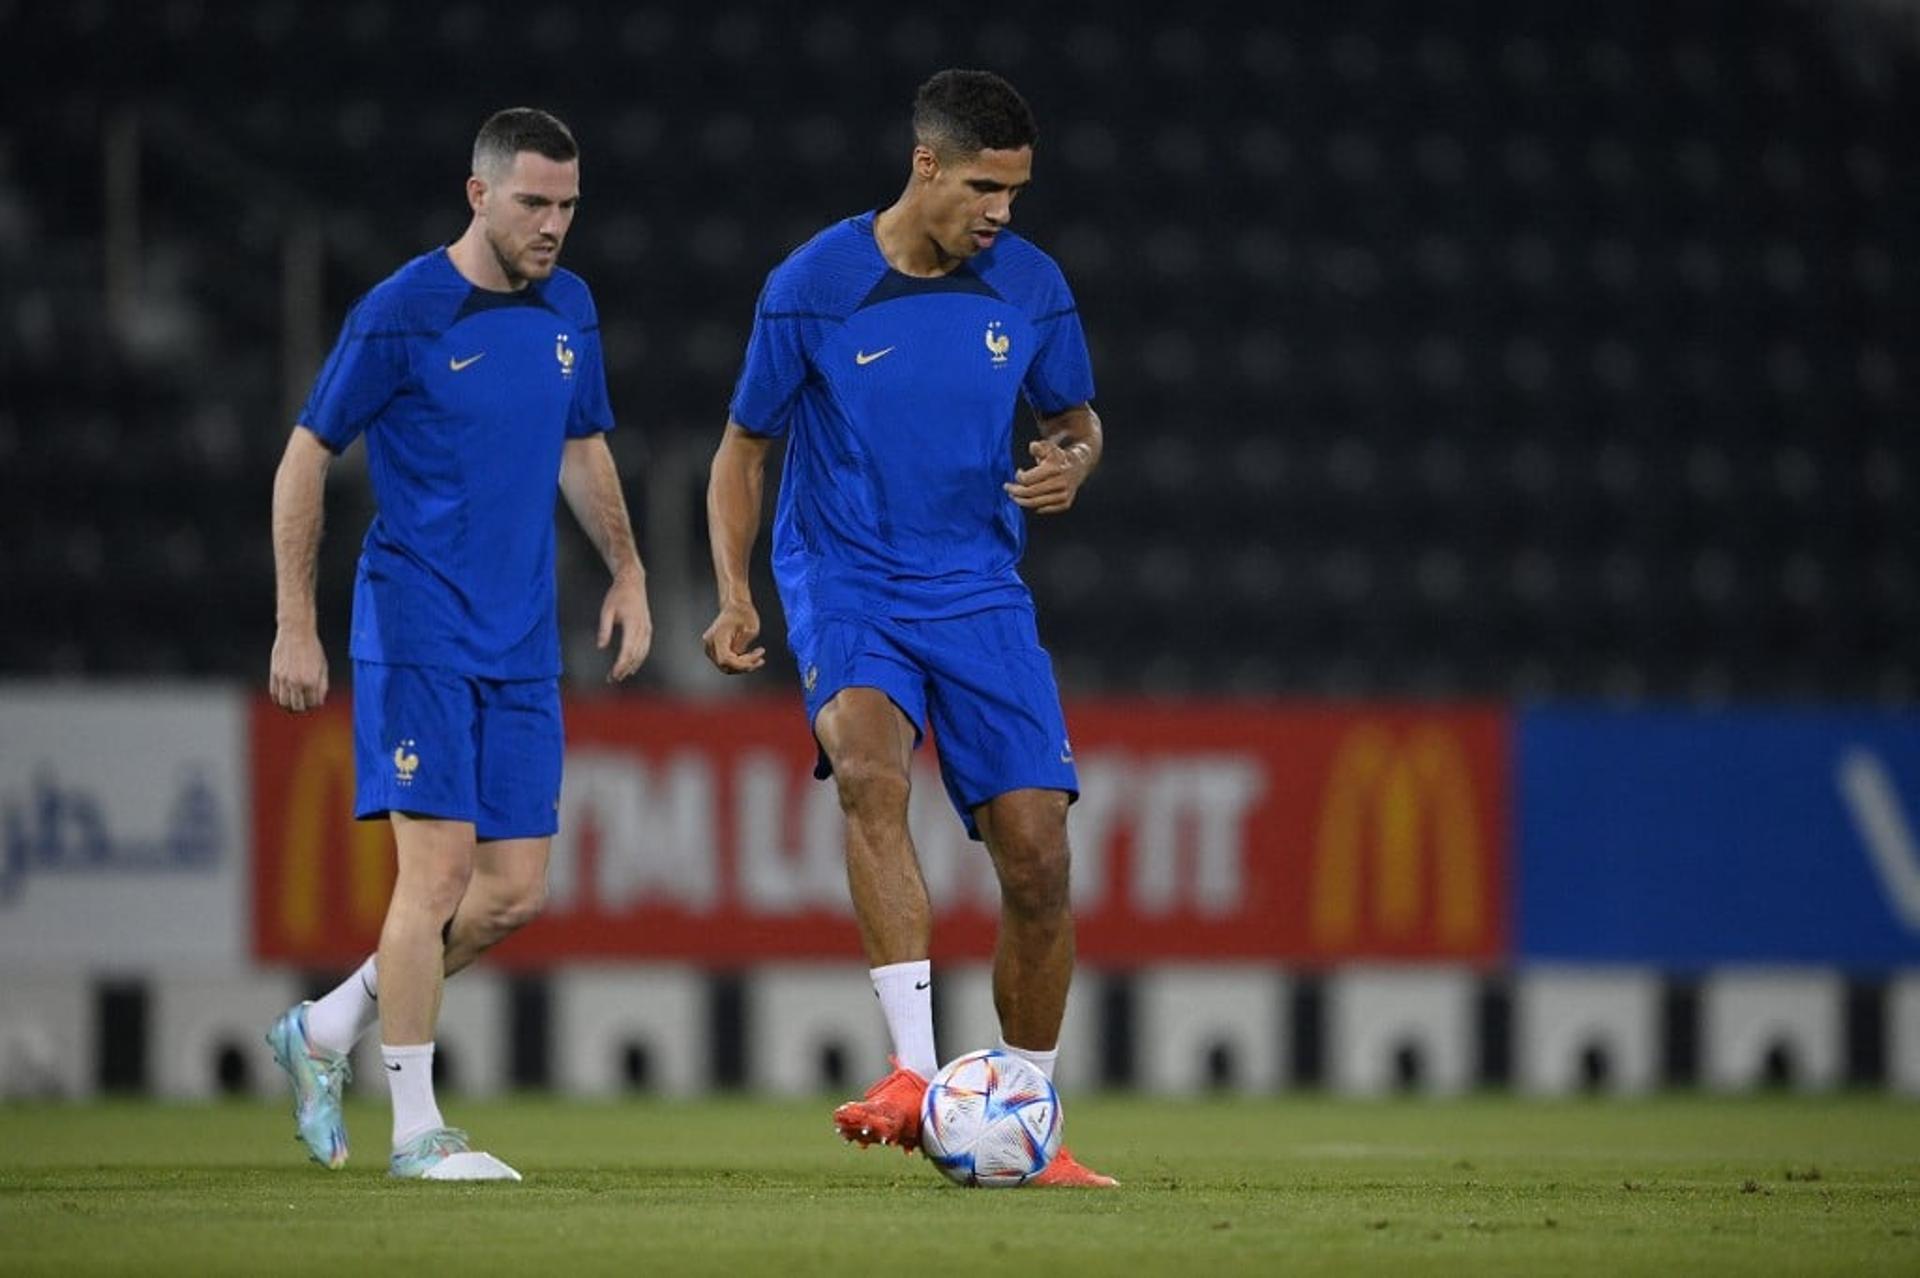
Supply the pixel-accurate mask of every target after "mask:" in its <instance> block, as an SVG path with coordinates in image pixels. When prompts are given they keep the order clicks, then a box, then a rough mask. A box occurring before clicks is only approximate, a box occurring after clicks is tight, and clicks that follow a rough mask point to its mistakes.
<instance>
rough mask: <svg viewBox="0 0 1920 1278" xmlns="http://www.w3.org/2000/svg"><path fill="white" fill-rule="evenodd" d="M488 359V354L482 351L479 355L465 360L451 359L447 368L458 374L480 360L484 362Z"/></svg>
mask: <svg viewBox="0 0 1920 1278" xmlns="http://www.w3.org/2000/svg"><path fill="white" fill-rule="evenodd" d="M486 357H487V353H486V352H485V351H481V352H480V353H479V354H478V355H469V356H467V357H466V358H465V359H449V360H448V361H447V367H448V368H451V369H452V370H453V371H454V372H456V373H457V372H459V371H460V370H461V369H463V368H465V367H466V366H467V365H469V364H472V363H474V362H476V361H478V360H483V359H485V358H486Z"/></svg>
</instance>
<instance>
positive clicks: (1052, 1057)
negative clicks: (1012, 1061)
mask: <svg viewBox="0 0 1920 1278" xmlns="http://www.w3.org/2000/svg"><path fill="white" fill-rule="evenodd" d="M1000 1050H1001V1051H1003V1052H1007V1053H1009V1054H1011V1055H1014V1056H1018V1057H1019V1058H1020V1059H1021V1060H1024V1061H1031V1062H1032V1063H1033V1066H1034V1068H1035V1069H1038V1070H1039V1071H1040V1072H1041V1073H1042V1074H1045V1075H1046V1076H1047V1081H1048V1082H1052V1081H1053V1063H1054V1062H1055V1061H1056V1060H1059V1059H1060V1049H1059V1048H1057V1047H1056V1048H1054V1049H1053V1050H1052V1051H1050V1052H1040V1051H1035V1050H1034V1049H1033V1048H1031V1047H1015V1046H1014V1045H1013V1044H1012V1043H1009V1042H1008V1041H1007V1040H1006V1038H1005V1037H1004V1036H1002V1037H1001V1039H1000Z"/></svg>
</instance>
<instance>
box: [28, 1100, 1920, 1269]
mask: <svg viewBox="0 0 1920 1278" xmlns="http://www.w3.org/2000/svg"><path fill="white" fill-rule="evenodd" d="M447 1109H448V1117H449V1121H452V1122H455V1123H459V1124H461V1125H464V1126H466V1127H467V1128H468V1129H469V1130H471V1131H472V1132H473V1133H474V1135H475V1138H476V1142H475V1143H476V1145H477V1146H478V1147H480V1148H485V1149H488V1150H491V1151H492V1152H494V1153H497V1154H499V1155H501V1156H502V1157H504V1158H505V1159H507V1161H509V1162H511V1163H513V1164H514V1165H515V1166H517V1167H518V1168H519V1169H520V1170H521V1171H522V1172H524V1173H525V1174H526V1177H527V1179H526V1182H525V1183H524V1184H519V1185H497V1184H484V1185H472V1184H469V1185H458V1184H426V1183H408V1184H397V1183H393V1182H390V1181H389V1180H388V1179H387V1177H386V1175H385V1166H386V1144H387V1142H386V1130H387V1116H386V1113H385V1111H384V1109H383V1108H379V1107H375V1106H370V1105H358V1106H355V1107H354V1108H352V1110H351V1112H350V1124H351V1126H350V1130H351V1132H352V1135H353V1137H354V1141H355V1150H356V1154H355V1158H354V1161H353V1163H352V1164H350V1165H349V1167H348V1169H347V1170H346V1171H343V1172H338V1173H328V1172H325V1171H322V1170H321V1169H319V1168H318V1167H315V1166H313V1165H312V1164H309V1163H307V1162H306V1161H305V1159H304V1154H303V1151H301V1150H300V1148H299V1147H298V1146H297V1145H295V1144H294V1142H293V1141H292V1139H291V1134H292V1130H293V1124H292V1119H291V1118H290V1117H289V1116H288V1113H287V1111H286V1109H285V1108H284V1107H282V1106H280V1105H274V1106H272V1107H268V1106H266V1105H258V1104H252V1103H246V1104H227V1105H213V1106H161V1105H145V1104H133V1103H125V1104H103V1105H96V1106H89V1107H78V1108H76V1107H48V1106H29V1107H20V1106H0V1275H16V1274H21V1275H24V1274H61V1275H71V1274H88V1273H124V1274H165V1273H193V1274H216V1273H221V1274H225V1273H231V1274H266V1275H276V1276H278V1275H291V1274H303V1273H313V1274H328V1275H343V1274H359V1273H391V1274H416V1273H421V1274H423V1273H457V1274H493V1273H499V1274H513V1275H520V1276H523V1278H524V1276H526V1275H534V1276H536V1278H561V1276H562V1275H573V1274H592V1273H607V1274H615V1273H617V1274H621V1275H623V1278H635V1276H636V1275H651V1274H675V1275H678V1274H725V1275H728V1276H729V1278H746V1276H748V1275H756V1274H779V1275H782V1276H783V1278H786V1276H794V1278H798V1276H800V1275H809V1274H833V1275H849V1274H867V1273H875V1274H888V1275H896V1276H897V1275H905V1274H914V1273H942V1274H944V1273H995V1274H1001V1273H1005V1274H1016V1273H1018V1274H1027V1273H1032V1274H1042V1275H1046V1276H1047V1278H1071V1276H1074V1275H1081V1274H1129V1275H1131V1274H1180V1275H1182V1276H1183V1278H1220V1276H1221V1275H1229V1274H1286V1275H1304V1274H1342V1275H1346V1274H1392V1275H1395V1276H1396V1278H1405V1276H1406V1275H1409V1274H1422V1275H1424V1274H1442V1273H1446V1274H1475V1275H1495V1274H1516V1275H1517V1274H1527V1275H1536V1274H1581V1273H1592V1274H1606V1275H1609V1278H1618V1276H1619V1275H1623V1274H1641V1273H1644V1274H1674V1273H1682V1274H1685V1275H1687V1278H1700V1276H1701V1275H1709V1274H1742V1275H1746V1274H1762V1273H1779V1274H1848V1275H1860V1274H1905V1275H1913V1274H1920V1104H1914V1103H1912V1102H1904V1103H1903V1102H1899V1101H1894V1100H1888V1099H1883V1098H1880V1097H1853V1096H1849V1097H1839V1098H1828V1099H1797V1098H1789V1097H1765V1098H1752V1099H1702V1098H1682V1097H1673V1098H1663V1099H1659V1100H1652V1101H1643V1102H1604V1101H1589V1102H1568V1103H1547V1102H1529V1101H1517V1100H1510V1099H1504V1098H1499V1099H1496V1098H1485V1099H1473V1100H1464V1101H1454V1102H1417V1101H1393V1102H1381V1103H1359V1102H1349V1101H1334V1100H1326V1099H1315V1098H1301V1097H1289V1098H1285V1099H1280V1100H1259V1101H1213V1102H1204V1103H1193V1104H1181V1103H1175V1102H1166V1101H1146V1100H1138V1099H1129V1098H1099V1097H1085V1098H1075V1099H1074V1100H1073V1101H1071V1102H1070V1105H1069V1114H1070V1131H1071V1135H1072V1140H1073V1146H1074V1149H1075V1151H1076V1152H1077V1153H1079V1154H1080V1155H1082V1156H1083V1157H1084V1158H1085V1159H1086V1161H1088V1162H1089V1163H1091V1164H1093V1165H1094V1166H1096V1167H1099V1168H1101V1169H1102V1170H1106V1171H1110V1172H1112V1173H1113V1174H1115V1175H1117V1176H1119V1177H1120V1178H1121V1180H1122V1181H1123V1182H1124V1184H1123V1187H1122V1188H1121V1189H1119V1190H1117V1191H1109V1192H1104V1193H1102V1192H1096V1191H1032V1190H1016V1191H1009V1192H991V1191H972V1192H969V1191H965V1190H960V1189H955V1188H952V1187H950V1186H948V1185H947V1184H946V1183H945V1182H944V1181H942V1180H941V1179H940V1178H939V1177H938V1175H936V1174H935V1173H934V1171H933V1170H932V1169H931V1168H930V1167H929V1166H928V1165H927V1164H926V1163H924V1162H923V1161H922V1160H920V1159H918V1158H911V1159H909V1158H906V1157H903V1156H902V1155H900V1154H898V1153H895V1152H893V1151H891V1150H879V1149H874V1150H866V1151H860V1150H855V1149H852V1148H848V1147H845V1146H842V1145H841V1144H840V1142H839V1141H838V1140H837V1139H835V1138H834V1137H833V1136H832V1135H831V1134H830V1131H829V1128H828V1122H827V1115H828V1112H829V1109H830V1102H824V1101H823V1102H816V1103H809V1104H784V1103H783V1104H770V1103H764V1102H757V1101H746V1100H738V1101H717V1102H707V1103H700V1104H686V1105H674V1104H665V1103H652V1102H648V1103H632V1104H616V1105H588V1104H579V1103H568V1102H562V1101H554V1100H546V1099H530V1098H523V1099H513V1100H507V1101H500V1102H495V1103H487V1104H480V1103H468V1102H463V1101H459V1100H455V1101H454V1102H453V1103H452V1104H451V1105H449V1106H448V1107H447Z"/></svg>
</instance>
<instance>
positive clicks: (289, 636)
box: [267, 629, 327, 714]
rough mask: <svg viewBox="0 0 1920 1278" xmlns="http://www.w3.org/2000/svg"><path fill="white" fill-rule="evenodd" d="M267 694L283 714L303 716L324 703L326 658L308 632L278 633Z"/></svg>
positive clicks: (268, 677) (276, 632)
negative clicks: (289, 711) (290, 713)
mask: <svg viewBox="0 0 1920 1278" xmlns="http://www.w3.org/2000/svg"><path fill="white" fill-rule="evenodd" d="M267 693H268V695H270V696H271V697H272V698H273V703H274V704H275V705H277V706H279V707H280V708H281V709H282V710H291V711H293V713H295V714H305V713H306V712H307V711H309V710H318V709H319V708H320V707H321V706H323V705H325V704H326V703H327V654H326V652H325V651H323V650H322V649H321V647H320V636H319V635H317V634H315V633H314V632H313V631H311V630H285V629H282V630H277V631H275V632H274V636H273V661H272V664H271V666H270V667H269V668H268V673H267Z"/></svg>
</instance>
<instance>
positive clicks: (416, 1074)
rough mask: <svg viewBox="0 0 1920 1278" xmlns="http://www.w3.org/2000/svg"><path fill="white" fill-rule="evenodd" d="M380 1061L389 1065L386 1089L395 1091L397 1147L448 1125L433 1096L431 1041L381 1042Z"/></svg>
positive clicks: (395, 1139) (394, 1117)
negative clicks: (413, 1043)
mask: <svg viewBox="0 0 1920 1278" xmlns="http://www.w3.org/2000/svg"><path fill="white" fill-rule="evenodd" d="M380 1063H381V1064H383V1065H385V1066H386V1067H387V1090H388V1091H389V1092H391V1093H392V1094H393V1147H394V1148H395V1149H398V1148H400V1146H402V1145H404V1144H406V1143H407V1142H408V1141H410V1140H412V1139H413V1138H414V1137H415V1136H418V1135H419V1134H420V1133H421V1132H430V1131H432V1130H433V1129H434V1128H436V1127H445V1126H446V1125H447V1124H446V1120H445V1119H443V1118H441V1117H440V1106H439V1105H438V1104H437V1103H435V1101H434V1099H433V1044H432V1043H421V1044H419V1045H418V1046H408V1047H393V1046H391V1045H389V1044H386V1043H382V1044H380Z"/></svg>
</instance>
